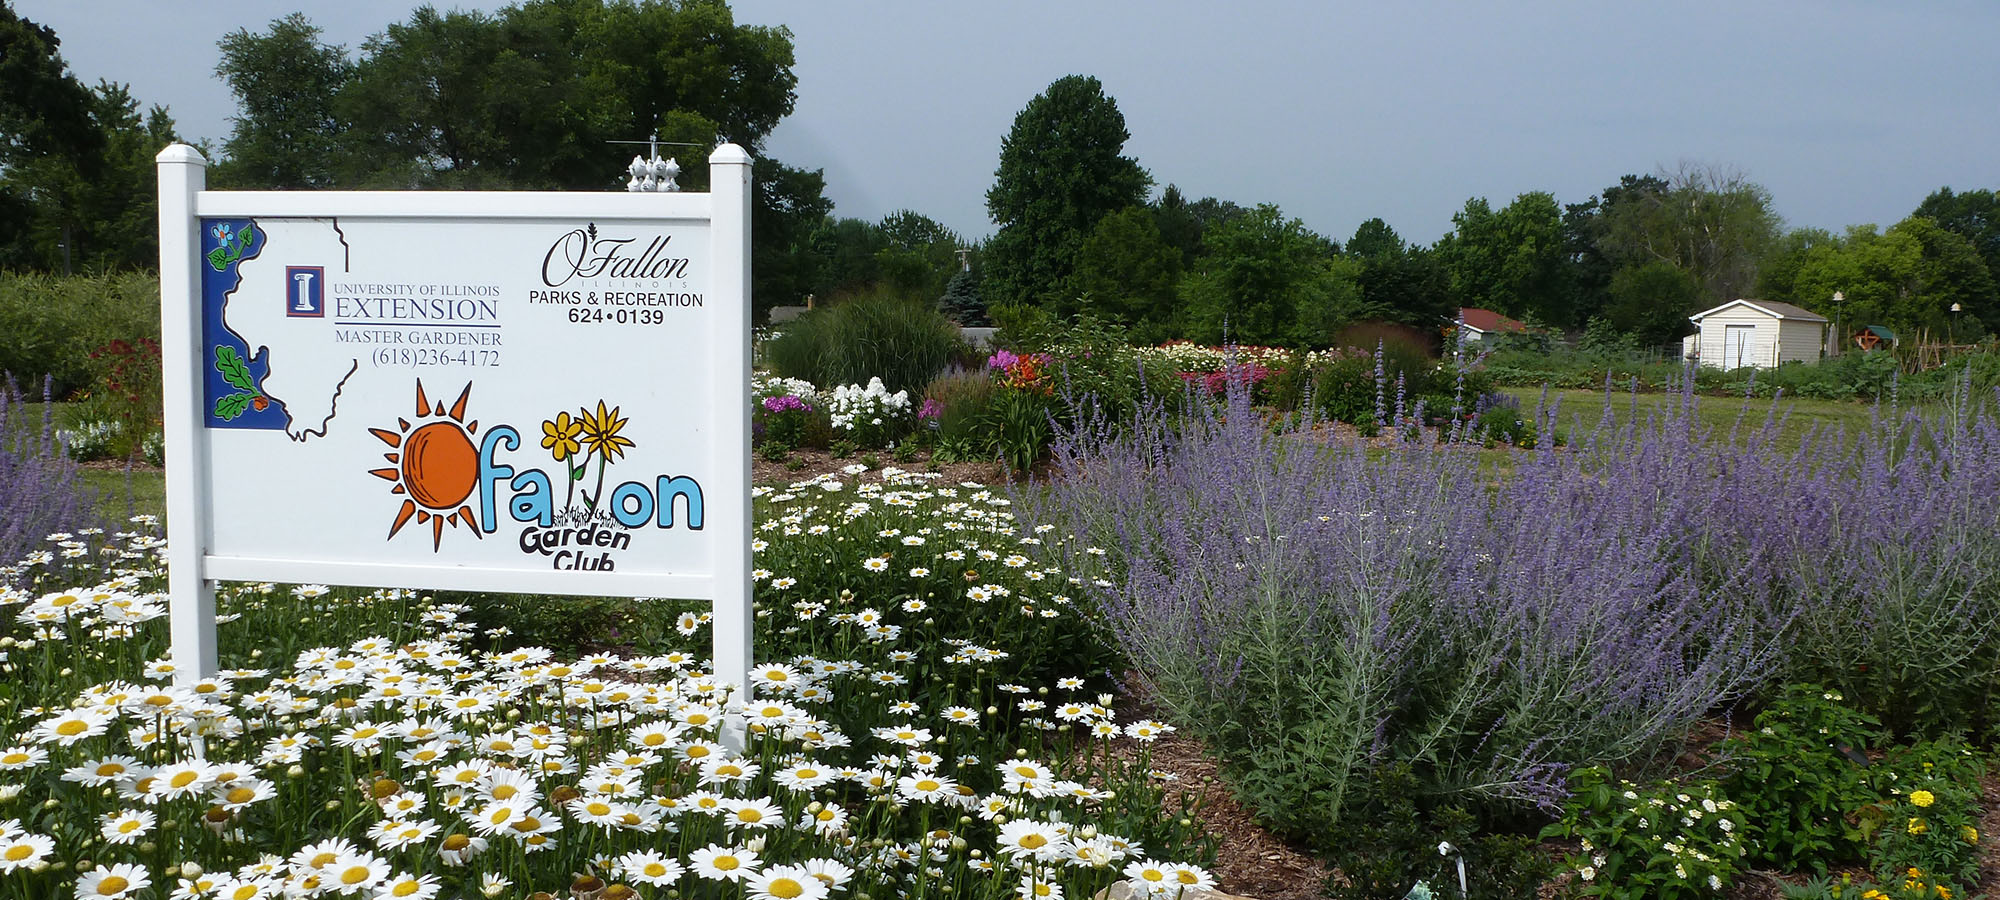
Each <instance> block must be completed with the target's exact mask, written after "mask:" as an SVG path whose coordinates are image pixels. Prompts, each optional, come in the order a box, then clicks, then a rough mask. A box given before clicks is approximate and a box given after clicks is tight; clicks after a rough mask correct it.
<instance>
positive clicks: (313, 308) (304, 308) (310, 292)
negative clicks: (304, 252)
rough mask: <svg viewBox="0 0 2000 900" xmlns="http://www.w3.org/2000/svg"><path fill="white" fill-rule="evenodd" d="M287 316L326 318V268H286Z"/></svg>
mask: <svg viewBox="0 0 2000 900" xmlns="http://www.w3.org/2000/svg"><path fill="white" fill-rule="evenodd" d="M285 286H286V288H287V289H288V290H289V291H290V293H288V294H287V295H286V296H285V315H287V316H290V317H292V318H295V319H299V318H304V319H319V318H324V317H325V316H326V267H325V266H286V267H285Z"/></svg>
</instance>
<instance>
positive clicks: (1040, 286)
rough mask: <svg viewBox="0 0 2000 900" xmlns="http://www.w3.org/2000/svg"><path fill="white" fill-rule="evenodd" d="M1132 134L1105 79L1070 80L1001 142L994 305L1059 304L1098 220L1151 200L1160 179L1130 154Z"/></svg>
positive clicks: (990, 291)
mask: <svg viewBox="0 0 2000 900" xmlns="http://www.w3.org/2000/svg"><path fill="white" fill-rule="evenodd" d="M1129 137H1131V134H1130V133H1129V132H1127V131H1126V130H1125V116H1124V115H1123V114H1121V113H1120V112H1119V111H1118V103H1117V101H1115V100H1113V99H1111V98H1110V97H1108V96H1106V95H1105V93H1104V86H1103V85H1101V84H1099V83H1098V81H1097V79H1095V78H1091V77H1089V76H1084V75H1070V76H1067V77H1065V78H1061V79H1058V80H1057V81H1056V82H1055V83H1054V84H1051V85H1049V87H1048V89H1047V90H1045V91H1043V92H1042V93H1040V94H1038V95H1036V97H1035V98H1034V99H1033V100H1030V101H1029V102H1028V105H1027V106H1026V107H1025V108H1023V109H1022V110H1021V112H1020V114H1019V115H1016V116H1015V117H1014V126H1013V128H1012V129H1011V130H1010V131H1008V133H1007V136H1006V137H1005V138H1003V139H1002V140H1001V142H1000V167H999V169H998V170H997V171H995V172H994V181H993V187H992V188H991V189H989V190H988V191H987V192H986V210H987V213H988V214H989V215H991V216H992V217H993V221H994V222H995V223H996V224H998V225H999V226H1000V228H999V231H997V232H996V233H995V234H994V235H993V239H992V241H991V242H990V243H989V244H988V246H987V248H986V253H987V257H986V266H985V274H986V283H985V286H984V291H983V293H984V294H985V296H986V299H987V301H988V302H989V303H993V304H1000V303H1032V304H1044V303H1054V304H1055V305H1058V306H1064V305H1066V304H1065V303H1064V301H1068V300H1071V299H1073V298H1066V297H1062V296H1061V294H1062V291H1063V289H1064V288H1065V287H1066V286H1067V285H1068V282H1069V278H1070V275H1071V273H1072V272H1073V271H1074V270H1075V268H1076V259H1077V253H1078V251H1079V250H1080V249H1081V247H1082V246H1083V241H1084V239H1085V238H1086V237H1088V236H1089V234H1090V232H1091V229H1093V228H1095V227H1096V226H1097V222H1098V220H1100V219H1102V218H1104V217H1105V216H1107V215H1110V214H1111V213H1114V212H1117V211H1118V210H1121V209H1124V208H1126V207H1128V206H1134V205H1137V204H1138V203H1140V202H1141V201H1143V200H1144V199H1145V196H1146V189H1147V187H1148V186H1150V185H1151V184H1152V179H1151V178H1150V177H1149V176H1148V175H1147V174H1146V171H1145V170H1144V169H1141V168H1140V167H1139V163H1138V162H1137V161H1136V160H1133V159H1132V158H1131V157H1128V156H1124V155H1122V153H1123V151H1124V148H1125V141H1126V139H1127V138H1129Z"/></svg>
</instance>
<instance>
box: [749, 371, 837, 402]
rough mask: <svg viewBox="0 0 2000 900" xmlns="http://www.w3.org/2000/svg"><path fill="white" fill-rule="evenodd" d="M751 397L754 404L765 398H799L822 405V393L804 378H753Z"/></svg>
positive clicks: (751, 381)
mask: <svg viewBox="0 0 2000 900" xmlns="http://www.w3.org/2000/svg"><path fill="white" fill-rule="evenodd" d="M750 396H751V400H752V402H762V401H763V399H764V398H765V397H785V396H792V397H797V398H799V399H800V400H804V401H805V402H807V403H810V404H812V405H814V406H818V405H820V391H819V388H817V387H815V386H814V385H813V383H812V382H810V381H806V380H805V379H802V378H778V377H776V376H773V377H770V378H751V379H750Z"/></svg>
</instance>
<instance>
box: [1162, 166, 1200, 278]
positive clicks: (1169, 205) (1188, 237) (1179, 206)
mask: <svg viewBox="0 0 2000 900" xmlns="http://www.w3.org/2000/svg"><path fill="white" fill-rule="evenodd" d="M1153 226H1154V227H1155V228H1157V229H1158V230H1159V232H1160V240H1163V241H1166V242H1167V246H1169V247H1172V248H1174V249H1175V250H1178V251H1180V254H1181V259H1182V260H1189V259H1193V258H1194V257H1195V256H1196V255H1197V254H1199V253H1201V220H1199V219H1197V218H1195V214H1194V210H1193V209H1192V208H1191V206H1190V205H1189V204H1188V202H1187V197H1186V196H1184V195H1182V194H1181V189H1180V188H1178V187H1175V186H1174V185H1171V184H1170V185H1167V189H1166V190H1164V191H1162V192H1160V199H1159V202H1157V203H1154V204H1153Z"/></svg>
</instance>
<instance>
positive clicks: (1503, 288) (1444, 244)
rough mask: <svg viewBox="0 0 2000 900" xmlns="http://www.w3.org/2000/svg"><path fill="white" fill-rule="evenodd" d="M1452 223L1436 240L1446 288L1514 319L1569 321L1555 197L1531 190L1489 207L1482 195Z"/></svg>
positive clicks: (1470, 302)
mask: <svg viewBox="0 0 2000 900" xmlns="http://www.w3.org/2000/svg"><path fill="white" fill-rule="evenodd" d="M1452 222H1453V223H1454V224H1455V225H1456V226H1457V228H1456V229H1455V230H1454V231H1453V232H1452V233H1451V234H1450V235H1447V236H1446V237H1445V239H1444V240H1443V241H1440V242H1439V243H1438V248H1437V251H1438V254H1439V256H1440V258H1441V260H1442V261H1443V263H1444V266H1445V268H1446V270H1447V271H1448V272H1450V274H1451V285H1452V290H1453V291H1454V292H1455V293H1456V294H1457V295H1458V297H1459V298H1460V300H1461V301H1462V302H1463V303H1464V304H1465V305H1466V306H1471V307H1475V308H1480V309H1490V310H1493V311H1494V312H1498V313H1501V314H1503V315H1508V316H1514V317H1516V318H1521V317H1526V316H1534V317H1535V318H1537V319H1540V320H1541V321H1544V322H1549V323H1553V324H1556V325H1562V326H1572V325H1576V324H1578V323H1577V322H1575V321H1574V320H1575V316H1574V315H1573V310H1572V309H1571V308H1570V306H1569V300H1570V293H1569V291H1568V284H1567V282H1566V275H1567V263H1568V257H1567V255H1566V253H1565V244H1564V241H1563V226H1562V213H1561V211H1560V210H1559V209H1558V208H1557V206H1556V199H1555V197H1553V196H1551V195H1549V194H1547V193H1544V192H1542V191H1531V192H1529V193H1526V194H1522V195H1520V196H1519V197H1516V198H1514V202H1513V203H1510V204H1508V205H1507V207H1506V208H1505V209H1503V210H1501V211H1499V212H1497V213H1496V212H1494V211H1493V208H1492V207H1491V206H1490V205H1488V203H1487V202H1486V199H1485V198H1483V197H1474V198H1472V199H1471V200H1467V201H1466V203H1465V208H1464V209H1463V210H1460V211H1459V212H1458V213H1457V214H1456V215H1454V216H1452Z"/></svg>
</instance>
